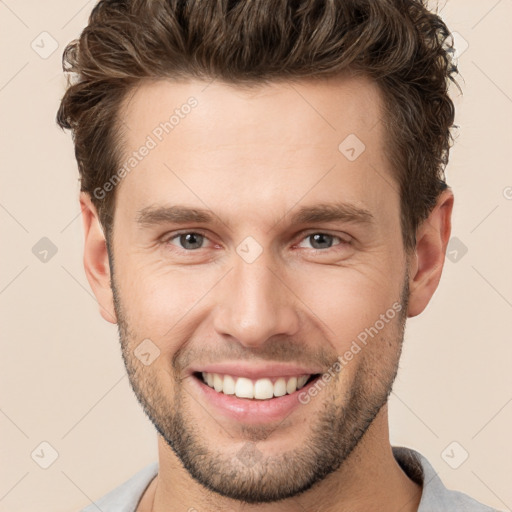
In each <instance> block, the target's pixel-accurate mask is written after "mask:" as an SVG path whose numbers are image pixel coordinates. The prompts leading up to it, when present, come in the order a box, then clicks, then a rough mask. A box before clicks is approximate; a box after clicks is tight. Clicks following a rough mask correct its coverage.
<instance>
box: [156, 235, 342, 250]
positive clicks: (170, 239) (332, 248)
mask: <svg viewBox="0 0 512 512" xmlns="http://www.w3.org/2000/svg"><path fill="white" fill-rule="evenodd" d="M188 234H194V235H201V236H203V237H204V238H206V239H207V240H209V241H210V242H211V240H210V239H209V238H208V236H207V234H206V233H205V232H204V231H202V230H200V229H197V230H193V231H179V232H176V233H173V234H172V236H168V237H166V238H165V239H164V240H163V243H164V244H165V245H174V244H172V243H171V242H172V240H175V239H176V238H179V237H180V236H181V235H188ZM313 235H327V236H330V237H332V238H333V239H338V240H339V243H338V244H336V245H333V246H332V247H327V248H326V249H314V248H310V249H309V250H310V251H315V252H316V253H319V252H322V253H325V252H328V251H330V250H336V249H335V248H336V247H338V246H347V245H350V244H351V242H350V241H348V240H344V239H343V238H341V237H340V236H338V235H332V234H330V233H327V232H324V231H311V232H307V233H301V236H302V238H301V239H300V241H299V243H300V242H302V241H303V240H305V239H307V238H309V237H311V236H313ZM175 247H176V246H175ZM177 248H178V249H179V250H181V251H184V252H190V253H193V252H197V251H199V250H200V249H202V247H200V248H199V249H183V247H177Z"/></svg>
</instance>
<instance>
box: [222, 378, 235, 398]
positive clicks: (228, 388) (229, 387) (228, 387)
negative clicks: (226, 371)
mask: <svg viewBox="0 0 512 512" xmlns="http://www.w3.org/2000/svg"><path fill="white" fill-rule="evenodd" d="M222 392H223V393H224V394H225V395H234V394H235V379H233V377H231V375H224V383H223V389H222Z"/></svg>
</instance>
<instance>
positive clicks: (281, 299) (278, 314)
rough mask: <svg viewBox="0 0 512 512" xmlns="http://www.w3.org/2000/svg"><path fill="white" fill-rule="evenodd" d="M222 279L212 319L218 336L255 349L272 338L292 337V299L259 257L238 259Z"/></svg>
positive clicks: (296, 325) (296, 319)
mask: <svg viewBox="0 0 512 512" xmlns="http://www.w3.org/2000/svg"><path fill="white" fill-rule="evenodd" d="M226 277H227V279H225V280H223V283H222V293H221V296H220V297H218V299H219V301H220V303H219V305H218V307H217V308H216V310H215V318H214V327H215V329H216V331H217V332H218V333H219V334H220V335H229V336H231V337H233V338H234V339H236V340H237V341H238V342H239V343H240V344H242V345H244V346H246V347H248V348H258V347H259V346H261V345H263V344H264V343H265V342H266V341H267V340H268V339H269V338H271V337H272V336H275V335H287V336H293V335H294V334H296V332H297V331H298V329H299V317H298V314H297V311H296V310H295V308H294V303H295V304H296V303H297V300H296V298H295V295H294V294H293V292H292V291H291V290H290V288H289V287H288V286H289V284H288V283H287V282H286V278H285V276H284V274H283V273H280V272H278V271H276V270H273V269H272V268H270V266H269V261H268V260H267V259H266V258H264V257H263V255H262V256H260V257H259V258H258V259H257V260H256V261H254V262H252V263H247V262H245V261H243V260H242V259H241V258H240V259H238V260H237V261H236V262H235V267H234V268H233V270H232V271H231V272H229V274H228V275H227V276H226ZM294 299H295V300H294Z"/></svg>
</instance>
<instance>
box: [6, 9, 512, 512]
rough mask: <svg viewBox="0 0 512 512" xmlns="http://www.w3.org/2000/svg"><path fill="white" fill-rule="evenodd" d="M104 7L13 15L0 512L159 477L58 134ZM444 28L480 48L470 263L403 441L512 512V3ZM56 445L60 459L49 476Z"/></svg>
mask: <svg viewBox="0 0 512 512" xmlns="http://www.w3.org/2000/svg"><path fill="white" fill-rule="evenodd" d="M93 4H94V2H92V1H90V2H84V1H83V0H72V1H70V0H66V1H64V0H58V1H54V2H36V1H34V0H32V1H23V2H22V1H15V0H5V1H0V34H1V36H0V37H1V44H2V57H1V58H2V65H1V77H0V106H1V112H2V117H1V129H2V132H1V135H2V137H1V140H2V142H1V144H2V172H1V175H0V176H1V180H2V187H1V190H0V225H1V230H2V231H1V239H2V241H3V244H2V248H3V250H2V253H1V254H2V264H1V266H0V308H1V321H2V349H1V358H0V379H1V382H0V386H1V388H0V389H1V399H0V432H1V446H0V450H1V452H0V461H1V462H0V510H1V511H9V512H17V511H23V512H31V511H38V512H45V511H48V512H50V511H51V512H59V511H72V510H78V509H80V508H81V507H83V506H85V505H87V504H89V503H90V502H91V500H94V499H95V498H98V497H99V496H101V495H103V494H104V493H106V492H107V491H109V490H110V489H112V488H113V487H115V486H116V485H118V484H119V483H121V482H122V481H124V480H126V479H127V478H128V477H130V476H131V475H132V474H134V473H135V472H136V471H138V470H139V469H140V468H142V467H143V466H144V465H146V464H148V463H150V462H151V461H153V460H156V435H155V433H154V430H153V427H152V425H151V424H150V423H149V421H148V420H147V419H146V417H145V416H144V414H143V413H142V411H141V409H140V408H139V406H138V404H137V402H136V400H135V398H134V396H133V394H132V392H131V389H130V388H129V384H128V380H127V378H126V376H125V371H124V367H123V365H122V360H121V357H120V350H119V347H118V341H117V331H116V328H115V327H114V326H111V325H110V324H107V323H106V322H104V321H103V320H102V319H101V318H100V316H99V313H98V311H97V306H96V302H95V300H94V298H93V296H92V295H91V292H90V290H89V286H88V283H87V281H86V278H85V275H84V272H83V268H82V255H81V251H82V231H81V222H80V218H79V206H78V202H77V193H78V181H77V169H76V163H75V160H74V154H73V147H72V143H71V138H70V136H69V135H68V134H65V133H62V132H61V131H60V130H59V129H58V128H57V126H56V124H55V122H54V118H55V114H56V111H57V108H58V103H59V100H60V98H61V96H62V94H63V90H64V84H65V82H64V78H63V75H62V73H61V68H60V59H61V54H62V50H63V48H64V46H65V45H66V44H67V42H69V41H70V40H71V39H73V38H75V37H77V36H78V34H79V33H80V31H81V30H82V28H83V27H84V26H85V24H86V20H87V17H88V15H89V13H90V11H91V9H92V6H93ZM441 13H442V16H443V18H444V19H445V20H446V21H447V23H448V24H449V26H450V28H451V29H452V31H456V32H458V33H459V34H460V36H461V38H462V39H461V38H459V39H458V46H459V49H460V50H461V51H462V50H463V49H464V48H465V45H466V44H467V45H468V46H467V49H466V50H465V51H464V52H463V53H461V55H460V60H459V67H460V70H461V73H462V78H463V80H464V81H462V80H461V85H462V87H463V90H464V96H463V97H462V98H461V97H457V98H456V100H455V101H456V105H457V109H458V113H457V123H458V124H459V125H460V126H461V129H460V135H459V137H458V139H457V142H456V144H455V147H454V149H453V150H452V155H451V162H450V164H449V167H448V170H447V177H448V182H449V183H450V185H451V186H452V187H453V189H454V192H455V197H456V207H455V212H454V225H453V236H454V237H457V239H458V242H457V241H456V242H454V244H457V243H458V244H459V247H458V248H457V246H456V245H452V246H451V250H452V251H453V250H458V253H457V259H456V260H455V261H450V260H447V261H446V265H445V270H444V274H443V279H442V281H441V286H440V288H439V290H438V291H437V292H436V294H435V296H434V298H433V300H432V302H431V304H430V306H429V308H428V309H427V311H426V312H425V313H424V314H423V315H421V316H420V317H419V318H415V319H412V320H410V321H409V323H408V329H407V333H406V346H405V349H404V355H403V359H402V362H401V370H400V372H399V376H398V379H397V382H396V385H395V388H394V393H393V395H392V399H391V403H390V413H391V440H392V443H393V444H396V445H405V446H409V447H412V448H415V449H417V450H419V451H420V452H422V453H423V454H424V455H426V456H427V458H428V459H429V460H430V461H431V463H432V464H433V466H434V467H435V469H436V471H438V473H439V475H440V477H441V478H442V480H443V481H444V482H445V484H446V485H447V486H449V487H452V488H457V489H459V490H462V491H464V492H467V493H469V494H471V495H472V496H474V497H475V498H476V499H478V500H481V501H483V502H485V503H487V504H489V505H491V506H493V507H496V508H498V509H500V510H512V486H511V485H510V482H511V474H512V448H511V443H510V432H511V431H512V428H511V427H512V385H511V383H512V372H511V371H510V367H511V360H512V343H511V333H512V321H511V318H512V315H511V313H512V270H511V265H510V263H511V256H512V236H511V235H512V229H511V228H512V222H511V221H512V174H511V172H510V165H511V164H510V161H511V152H510V151H511V147H512V128H511V126H512V122H511V120H512V72H511V66H510V64H511V58H510V55H511V54H512V38H511V29H510V20H511V19H512V1H511V0H501V1H497V0H450V1H448V2H447V3H446V4H444V7H442V11H441ZM42 32H47V33H48V34H49V35H46V34H43V35H40V34H41V33H42ZM52 39H53V40H54V41H55V42H52ZM52 44H54V45H55V44H58V48H57V49H56V50H55V51H54V52H53V53H52V54H51V55H47V53H50V52H51V50H52ZM31 45H32V46H33V47H32V46H31ZM45 52H46V53H45ZM43 57H45V58H43ZM42 237H47V238H49V239H50V240H51V242H52V243H53V244H54V245H55V246H56V248H57V253H56V254H55V255H54V256H51V253H49V254H48V256H47V261H46V262H42V261H40V260H39V259H38V257H36V255H34V254H33V247H34V246H35V244H36V243H38V241H39V240H40V239H41V238H42ZM462 244H463V246H464V247H466V248H467V253H466V254H463V251H462V252H461V247H463V246H462ZM36 247H38V246H36ZM35 252H36V253H37V252H38V251H37V250H36V251H35ZM39 256H40V257H42V255H39ZM454 256H455V253H452V259H453V257H454ZM43 441H45V442H47V443H49V444H50V445H51V446H52V447H53V448H54V449H55V450H56V451H57V452H58V458H57V459H56V460H55V462H54V463H53V464H52V465H51V466H50V467H49V468H48V469H42V468H41V467H40V466H39V465H38V463H41V462H44V461H46V462H48V461H49V460H50V459H49V458H48V457H49V455H50V449H49V448H48V447H46V448H45V446H43V447H42V449H43V452H41V447H40V443H41V442H43ZM454 441H456V442H457V443H458V445H451V443H452V442H454ZM450 445H451V446H450ZM447 447H448V448H447ZM34 450H35V454H34V456H33V458H32V457H31V454H32V453H33V452H34ZM452 450H453V451H452ZM465 452H467V453H468V454H469V457H468V459H467V460H466V461H465V462H463V463H462V464H461V465H460V467H458V469H453V468H452V467H450V465H449V464H448V462H449V463H450V464H451V465H452V466H453V465H457V464H458V463H460V462H461V460H462V459H463V456H464V454H465ZM41 453H44V456H43V455H41ZM37 454H39V457H38V455H37ZM443 454H444V455H443Z"/></svg>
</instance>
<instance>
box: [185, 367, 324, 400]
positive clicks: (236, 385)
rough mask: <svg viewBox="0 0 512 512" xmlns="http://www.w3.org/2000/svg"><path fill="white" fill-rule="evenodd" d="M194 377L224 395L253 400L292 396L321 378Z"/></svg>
mask: <svg viewBox="0 0 512 512" xmlns="http://www.w3.org/2000/svg"><path fill="white" fill-rule="evenodd" d="M193 376H194V377H195V378H196V379H198V380H199V381H201V382H202V383H203V384H206V385H207V386H209V387H210V388H212V389H214V390H215V391H217V393H221V394H224V395H233V396H236V397H237V398H246V399H252V400H270V399H273V398H278V397H281V396H284V395H291V394H292V393H295V392H296V391H297V390H299V389H302V388H303V387H304V386H306V385H307V384H309V383H310V382H313V381H314V380H316V379H317V378H319V377H320V374H319V373H315V374H310V375H297V376H292V377H274V378H262V379H248V378H246V377H238V376H234V375H223V374H219V373H207V372H194V373H193Z"/></svg>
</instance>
